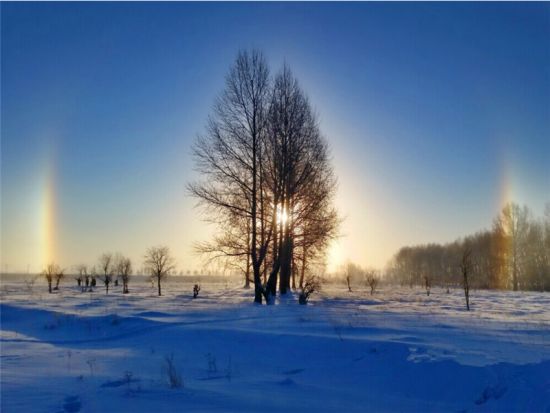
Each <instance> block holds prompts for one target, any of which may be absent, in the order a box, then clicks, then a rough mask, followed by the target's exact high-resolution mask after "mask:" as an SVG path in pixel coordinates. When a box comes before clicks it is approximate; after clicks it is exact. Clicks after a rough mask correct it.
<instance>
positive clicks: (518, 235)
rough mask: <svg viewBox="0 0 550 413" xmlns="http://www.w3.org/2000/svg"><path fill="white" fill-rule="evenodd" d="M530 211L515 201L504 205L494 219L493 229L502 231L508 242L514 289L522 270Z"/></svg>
mask: <svg viewBox="0 0 550 413" xmlns="http://www.w3.org/2000/svg"><path fill="white" fill-rule="evenodd" d="M529 217H530V211H529V209H528V208H527V207H526V206H524V207H523V208H521V207H520V206H519V205H517V204H515V203H510V204H508V205H506V206H505V207H504V208H503V209H502V211H501V213H500V215H499V217H498V218H497V219H496V220H495V224H494V225H495V230H496V231H498V232H500V233H502V234H503V235H504V237H505V239H506V240H507V243H508V248H507V250H508V251H507V252H508V257H507V258H508V260H507V261H508V262H509V264H508V268H509V272H510V279H511V282H512V288H513V290H514V291H517V290H518V286H519V283H520V277H521V275H522V270H523V264H524V261H523V258H524V256H525V249H526V239H527V235H528V230H529Z"/></svg>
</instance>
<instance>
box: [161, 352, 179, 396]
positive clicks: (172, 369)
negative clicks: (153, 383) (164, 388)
mask: <svg viewBox="0 0 550 413" xmlns="http://www.w3.org/2000/svg"><path fill="white" fill-rule="evenodd" d="M164 372H165V374H166V378H167V379H168V384H169V385H170V387H171V388H172V389H179V388H180V387H183V379H182V378H181V374H180V372H179V371H178V369H177V368H176V365H175V364H174V354H170V356H164Z"/></svg>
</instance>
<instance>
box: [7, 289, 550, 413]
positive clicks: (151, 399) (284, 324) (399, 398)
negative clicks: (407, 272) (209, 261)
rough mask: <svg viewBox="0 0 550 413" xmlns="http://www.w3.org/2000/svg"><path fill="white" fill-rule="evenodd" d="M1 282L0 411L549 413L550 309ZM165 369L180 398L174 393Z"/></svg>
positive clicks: (360, 294) (396, 296)
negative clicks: (171, 371) (169, 362)
mask: <svg viewBox="0 0 550 413" xmlns="http://www.w3.org/2000/svg"><path fill="white" fill-rule="evenodd" d="M201 287H202V289H201V292H200V295H199V297H198V298H197V299H192V288H193V284H192V283H189V282H182V281H181V280H177V279H173V280H172V281H171V282H169V283H167V284H165V285H164V288H163V292H164V294H165V295H164V296H163V297H158V296H156V295H155V292H156V291H155V289H154V288H151V285H150V283H146V282H142V281H135V280H134V282H133V283H131V284H130V290H131V293H130V294H129V295H123V294H121V288H122V287H115V288H114V291H112V292H110V293H109V295H108V296H106V295H105V293H104V290H103V289H102V288H96V290H95V292H94V293H81V292H80V290H79V289H78V288H77V287H76V286H74V287H72V286H68V285H63V284H62V286H61V290H60V291H59V292H58V293H54V294H48V293H47V287H46V286H45V285H44V284H42V283H40V284H38V283H37V284H36V285H35V286H34V287H33V288H32V290H31V289H30V288H28V287H27V286H26V284H25V283H23V282H19V283H18V282H15V281H10V282H3V283H2V291H1V298H2V302H1V306H0V309H1V322H2V324H1V335H0V344H1V380H0V384H1V389H0V390H1V410H2V412H121V411H133V412H138V413H139V412H162V411H202V412H204V411H208V412H211V411H232V412H257V411H262V412H279V411H286V412H292V411H299V412H303V411H306V410H313V411H317V412H340V411H351V412H365V411H377V412H379V411H400V412H413V411H414V412H441V411H445V412H447V411H449V412H466V411H467V412H485V411H490V412H494V411H498V412H500V411H521V412H531V411H533V412H550V295H549V294H544V293H527V292H518V293H512V292H495V291H473V292H472V298H471V301H472V311H470V312H467V311H466V310H465V306H464V297H463V293H462V291H461V290H458V289H457V290H451V292H450V294H447V293H446V292H445V291H444V290H442V289H437V288H435V289H432V292H431V295H430V296H429V297H428V296H426V294H425V292H424V291H423V290H421V289H409V288H392V287H389V286H384V287H381V289H380V291H377V292H376V294H375V295H373V296H371V295H370V292H369V291H367V288H357V291H354V292H352V293H349V292H348V291H347V288H345V287H344V286H340V285H330V284H329V285H326V286H324V288H323V292H322V293H321V294H318V295H315V296H313V298H312V302H311V303H310V305H308V306H300V305H298V304H297V300H296V299H295V298H296V297H290V298H288V299H285V300H279V301H278V302H277V303H276V305H273V306H257V305H253V304H252V303H251V301H252V294H253V292H252V290H244V289H242V288H241V287H240V286H239V285H238V284H237V283H229V284H227V283H207V282H203V283H202V286H201ZM171 355H172V356H173V360H174V363H175V366H176V369H177V370H178V372H179V373H180V374H181V377H182V379H183V387H181V388H171V387H170V385H169V383H168V380H167V374H166V368H165V358H166V357H169V356H171Z"/></svg>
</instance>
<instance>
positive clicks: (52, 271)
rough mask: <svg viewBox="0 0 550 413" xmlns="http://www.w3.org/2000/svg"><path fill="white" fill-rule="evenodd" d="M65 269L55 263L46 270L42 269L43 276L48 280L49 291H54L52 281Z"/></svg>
mask: <svg viewBox="0 0 550 413" xmlns="http://www.w3.org/2000/svg"><path fill="white" fill-rule="evenodd" d="M62 273H63V270H62V269H61V267H60V266H59V265H57V264H55V263H53V262H52V263H50V264H48V265H47V266H46V268H45V269H44V271H42V276H43V277H44V278H45V279H46V281H47V282H48V292H49V293H50V294H51V293H52V281H53V280H54V278H56V277H57V275H58V274H62Z"/></svg>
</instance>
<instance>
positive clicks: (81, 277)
mask: <svg viewBox="0 0 550 413" xmlns="http://www.w3.org/2000/svg"><path fill="white" fill-rule="evenodd" d="M76 272H77V277H76V282H77V283H78V286H79V287H82V291H84V285H83V284H84V282H85V281H86V280H87V279H88V277H89V276H88V266H87V265H86V264H80V265H77V266H76ZM86 287H88V285H86Z"/></svg>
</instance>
